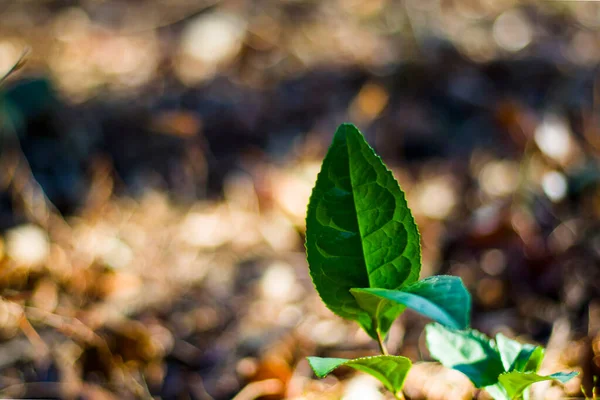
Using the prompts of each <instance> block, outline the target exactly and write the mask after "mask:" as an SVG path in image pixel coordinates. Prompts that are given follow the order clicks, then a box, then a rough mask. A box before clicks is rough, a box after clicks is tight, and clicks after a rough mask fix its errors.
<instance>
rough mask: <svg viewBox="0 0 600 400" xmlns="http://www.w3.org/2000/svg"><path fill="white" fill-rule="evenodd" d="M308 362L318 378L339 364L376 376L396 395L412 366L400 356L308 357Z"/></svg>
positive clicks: (400, 390)
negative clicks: (351, 358) (349, 358)
mask: <svg viewBox="0 0 600 400" xmlns="http://www.w3.org/2000/svg"><path fill="white" fill-rule="evenodd" d="M308 363H309V364H310V366H311V367H312V369H313V371H314V372H315V375H317V376H318V377H319V378H324V377H326V376H327V375H328V374H329V373H330V372H332V371H333V370H334V369H336V368H338V367H341V366H347V367H352V368H354V369H356V370H358V371H362V372H366V373H367V374H370V375H372V376H374V377H375V378H377V379H378V380H379V381H380V382H381V383H383V385H384V386H385V387H386V389H388V390H389V391H390V392H392V393H393V394H394V395H396V396H398V395H399V394H400V393H401V392H402V386H403V385H404V380H405V379H406V375H407V374H408V371H409V370H410V368H411V366H412V362H411V361H410V360H409V359H408V358H406V357H400V356H374V357H362V358H355V359H353V360H348V359H345V358H321V357H308Z"/></svg>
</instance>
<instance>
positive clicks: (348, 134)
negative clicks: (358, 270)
mask: <svg viewBox="0 0 600 400" xmlns="http://www.w3.org/2000/svg"><path fill="white" fill-rule="evenodd" d="M344 129H345V130H346V153H347V156H348V175H350V186H351V187H352V192H351V194H352V204H353V205H354V214H355V215H356V225H357V226H358V235H359V236H360V251H361V253H362V258H363V262H364V264H365V271H366V273H367V279H368V280H369V287H370V288H372V287H374V286H373V282H371V272H370V271H369V266H368V265H367V259H366V257H365V254H366V252H365V241H364V239H365V238H366V235H365V236H363V228H362V226H361V223H360V219H359V217H358V209H357V208H356V197H355V190H354V189H355V186H354V176H353V174H352V172H353V170H354V169H353V164H352V157H351V154H350V138H351V136H352V135H353V133H352V132H353V131H352V129H348V128H347V127H344ZM365 161H366V160H365ZM358 186H360V185H357V186H356V187H358ZM373 232H377V230H375V231H373ZM373 232H370V233H369V235H370V234H372V233H373ZM379 306H381V302H380V303H379V305H378V308H379ZM375 321H376V319H375ZM375 324H376V325H377V323H375ZM376 329H378V327H377V328H376Z"/></svg>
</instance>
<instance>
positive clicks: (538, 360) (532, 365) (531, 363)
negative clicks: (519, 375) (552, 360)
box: [516, 346, 545, 372]
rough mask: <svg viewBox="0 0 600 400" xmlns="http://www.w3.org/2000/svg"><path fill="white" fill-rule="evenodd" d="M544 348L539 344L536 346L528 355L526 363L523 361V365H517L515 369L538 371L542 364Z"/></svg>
mask: <svg viewBox="0 0 600 400" xmlns="http://www.w3.org/2000/svg"><path fill="white" fill-rule="evenodd" d="M544 353H545V351H544V348H543V347H541V346H537V347H536V348H535V349H534V350H533V352H532V353H531V354H530V355H529V359H528V360H527V363H525V367H523V368H522V367H521V366H520V365H517V368H516V370H517V371H520V372H538V371H539V370H540V367H541V365H542V361H544Z"/></svg>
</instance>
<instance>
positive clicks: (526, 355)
mask: <svg viewBox="0 0 600 400" xmlns="http://www.w3.org/2000/svg"><path fill="white" fill-rule="evenodd" d="M425 332H426V341H427V347H428V348H429V353H430V354H431V356H432V357H433V358H435V359H436V360H438V361H439V362H441V363H442V364H443V365H444V366H446V367H449V368H452V369H455V370H457V371H460V372H462V373H463V374H465V375H466V376H467V377H468V378H469V379H470V380H471V382H473V384H474V385H475V387H477V388H485V390H487V392H488V393H489V394H490V395H491V396H492V397H493V398H494V399H495V400H514V399H525V400H527V399H529V390H528V388H529V386H531V385H532V384H534V383H536V382H541V381H549V380H555V381H558V382H561V383H565V382H567V381H569V380H570V379H571V378H573V377H575V376H577V374H578V373H577V372H569V373H565V372H557V373H555V374H552V375H538V374H537V372H538V370H539V368H540V365H541V364H542V361H543V359H544V349H543V348H542V347H540V346H533V345H530V344H521V343H519V342H517V341H514V340H511V339H509V338H507V337H506V336H504V335H502V334H501V333H499V334H498V335H496V338H495V340H492V339H490V338H488V337H487V336H485V335H484V334H482V333H481V332H478V331H476V330H471V329H469V330H462V331H459V330H454V329H451V328H448V327H444V326H442V325H440V324H435V323H434V324H429V325H427V327H426V328H425Z"/></svg>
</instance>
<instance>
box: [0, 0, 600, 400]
mask: <svg viewBox="0 0 600 400" xmlns="http://www.w3.org/2000/svg"><path fill="white" fill-rule="evenodd" d="M24 52H25V53H26V54H25V56H24V61H25V63H24V65H23V66H22V68H20V70H19V71H16V72H15V73H13V74H11V75H10V76H9V77H8V78H7V79H6V80H5V81H4V82H3V83H2V88H1V93H0V126H1V128H2V129H1V131H0V237H1V240H0V296H1V297H0V397H3V398H4V397H6V398H67V399H129V398H152V397H154V398H164V399H202V400H205V399H213V400H226V399H235V400H250V399H267V400H276V399H284V398H285V399H297V400H300V399H340V398H344V399H354V400H371V399H372V400H379V399H384V398H386V397H385V396H386V394H384V392H383V391H382V390H381V388H380V386H379V384H378V383H377V382H376V381H374V380H372V379H370V378H369V377H366V376H365V375H364V374H353V373H351V372H349V371H344V370H342V371H339V373H337V372H336V374H335V375H332V376H330V377H328V378H326V379H324V380H316V379H315V378H314V376H313V375H312V372H311V371H310V369H309V366H308V364H307V362H306V361H305V359H304V357H305V356H307V355H319V356H333V357H335V356H338V357H356V356H362V355H368V354H374V353H376V351H377V348H376V344H375V343H374V342H373V341H372V340H370V339H369V338H368V337H367V336H366V335H365V334H364V333H362V332H361V331H359V329H358V327H357V325H355V324H351V323H347V322H345V321H343V320H341V319H339V318H337V317H335V316H334V315H333V314H332V313H331V312H329V311H328V310H327V309H326V308H325V307H324V306H323V305H322V303H321V302H320V300H319V298H318V296H317V295H316V292H315V290H314V288H313V286H312V283H311V282H310V278H309V276H308V269H307V264H306V261H305V256H304V248H303V240H304V215H305V210H306V204H307V200H308V196H309V194H310V190H311V188H312V186H313V184H314V181H315V178H316V174H317V172H318V170H319V167H320V162H321V160H322V157H323V156H324V154H325V152H326V150H327V146H328V144H329V143H330V141H331V138H332V136H333V133H334V131H335V128H336V127H337V125H338V124H339V123H341V122H346V121H349V122H353V123H355V124H356V125H358V126H359V127H360V128H361V129H362V130H363V132H365V134H366V137H367V139H368V140H369V142H370V143H371V144H372V145H373V146H374V147H375V149H376V150H377V151H378V152H379V153H380V154H381V155H382V157H383V159H384V160H385V162H386V163H387V164H388V165H389V166H390V167H391V168H392V169H393V171H394V173H395V176H396V177H397V179H398V180H399V182H400V184H401V186H402V187H403V189H404V190H405V191H406V194H407V198H408V203H409V205H410V207H411V208H412V210H413V213H414V215H415V217H416V220H417V223H418V224H419V227H420V231H421V234H422V246H423V270H422V277H425V276H427V275H431V274H435V273H444V274H455V275H458V276H460V277H462V279H463V280H464V282H465V284H466V285H467V286H468V288H469V290H470V291H471V293H472V295H473V301H474V313H473V326H474V327H475V328H477V329H480V330H482V331H483V332H485V333H487V334H490V335H493V334H495V333H497V332H503V333H505V334H506V335H509V336H510V337H515V338H518V339H519V340H525V341H531V342H535V343H540V344H543V345H547V346H548V351H547V356H546V361H545V363H544V366H543V372H556V371H558V370H572V369H574V370H578V371H580V372H581V375H580V376H579V378H577V379H574V380H573V381H571V382H570V383H569V384H568V385H567V386H566V387H564V388H562V387H557V386H553V385H551V384H545V383H540V384H537V385H536V386H535V398H536V399H558V398H564V397H570V398H583V397H584V395H583V394H582V391H581V389H582V387H583V388H585V389H586V390H587V393H588V395H590V394H591V390H592V386H593V385H594V380H593V377H594V376H596V375H600V186H599V183H600V81H599V80H598V79H599V78H600V75H599V74H598V67H597V66H598V63H599V62H600V3H598V2H594V1H589V2H570V1H527V0H523V1H513V0H501V1H499V0H454V1H453V0H418V1H417V0H405V1H394V0H330V1H318V0H280V1H274V0H246V1H244V0H231V1H227V0H222V1H219V0H206V1H203V0H194V1H192V0H127V1H124V0H121V1H116V0H19V1H10V0H4V1H0V73H4V72H8V71H9V70H10V69H11V68H12V67H13V65H14V64H15V63H17V62H18V60H19V59H20V57H21V56H22V55H23V54H24ZM426 322H427V320H425V319H423V318H421V317H419V316H418V315H416V314H414V313H411V312H406V313H405V314H404V315H402V317H401V318H400V319H399V320H398V321H397V323H396V324H395V326H394V328H393V329H392V332H391V335H390V341H389V347H390V350H391V351H392V352H394V353H395V354H401V355H405V356H409V357H411V358H413V359H414V360H420V361H424V362H422V363H419V364H418V365H417V366H416V367H415V368H414V369H413V370H412V372H411V374H410V375H409V378H408V381H407V384H406V395H407V398H410V399H440V400H441V399H472V398H478V399H488V398H489V397H487V395H486V394H485V393H478V392H476V391H475V390H474V389H473V387H472V386H471V384H470V383H469V382H468V381H467V380H466V378H464V377H462V376H461V375H460V374H458V373H455V372H452V371H448V370H446V369H444V368H441V367H440V366H438V365H437V364H435V363H432V362H430V361H431V359H430V358H429V355H428V353H427V350H426V348H425V346H424V340H423V339H424V338H423V336H422V328H423V326H424V325H425V323H426Z"/></svg>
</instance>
